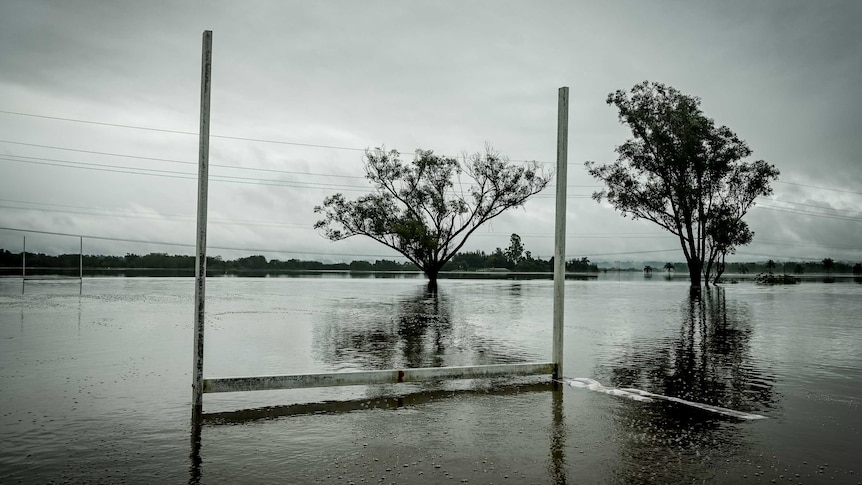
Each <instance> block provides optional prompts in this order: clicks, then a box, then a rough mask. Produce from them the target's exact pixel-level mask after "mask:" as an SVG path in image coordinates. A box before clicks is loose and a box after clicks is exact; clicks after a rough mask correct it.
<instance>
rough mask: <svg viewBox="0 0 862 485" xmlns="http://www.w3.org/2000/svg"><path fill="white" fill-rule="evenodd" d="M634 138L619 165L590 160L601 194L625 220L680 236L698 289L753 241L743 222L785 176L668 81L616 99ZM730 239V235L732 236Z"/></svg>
mask: <svg viewBox="0 0 862 485" xmlns="http://www.w3.org/2000/svg"><path fill="white" fill-rule="evenodd" d="M607 103H608V104H610V105H614V106H616V108H617V110H618V112H619V120H620V122H621V123H623V124H625V125H628V127H629V128H630V129H631V133H632V138H630V139H629V140H627V141H626V142H625V143H623V144H622V145H620V146H618V147H617V148H616V152H617V153H618V155H619V157H618V158H617V161H616V162H614V163H611V164H605V165H597V164H596V163H595V162H587V163H586V167H587V169H588V170H589V173H590V174H591V175H592V176H593V177H595V178H596V179H598V180H600V181H601V182H603V183H604V184H605V186H606V188H605V189H604V190H602V191H600V192H596V193H594V194H593V198H594V199H596V200H597V201H601V200H603V199H606V200H607V201H608V202H610V204H611V205H612V206H614V208H615V209H617V210H618V211H620V212H621V213H622V215H623V216H625V217H632V218H633V219H645V220H648V221H651V222H653V223H655V224H657V225H659V226H660V227H662V228H663V229H665V230H667V231H669V232H670V233H672V234H674V235H676V236H677V237H678V238H679V243H680V246H681V247H682V251H683V254H684V255H685V259H686V262H687V263H688V270H689V276H690V277H691V286H692V291H699V288H700V286H701V282H702V281H703V277H704V276H705V277H706V279H705V281H703V283H704V284H705V285H709V277H710V274H709V273H710V271H711V268H712V266H713V265H714V264H715V262H716V261H717V260H718V258H719V257H721V261H723V260H724V259H723V256H724V255H726V254H727V253H732V251H733V250H734V249H735V248H736V247H737V246H739V245H742V244H746V243H747V242H749V241H750V240H751V239H750V237H751V236H752V234H751V232H750V231H749V230H748V228H747V226H746V225H745V223H744V222H743V221H742V217H743V216H744V215H745V214H746V212H747V211H748V209H750V208H751V207H752V206H753V205H754V202H755V199H756V198H757V197H759V196H765V195H769V194H771V193H772V188H771V186H770V182H771V181H772V180H775V179H776V178H777V177H778V170H777V169H776V168H775V167H774V166H772V165H769V164H767V163H766V162H764V161H763V160H758V161H754V162H743V161H742V160H743V159H744V158H746V157H748V156H750V155H751V153H752V151H751V149H750V148H749V147H748V145H746V143H745V142H744V141H742V140H740V139H739V138H738V137H737V136H736V134H735V133H733V132H732V131H731V130H730V129H729V128H727V127H725V126H720V127H717V126H715V122H714V121H713V120H712V118H708V117H707V116H705V115H704V114H703V112H702V111H701V110H700V99H699V98H697V97H694V96H688V95H685V94H682V93H681V92H679V91H677V90H676V89H674V88H673V87H670V86H665V85H664V84H661V83H650V82H646V81H645V82H643V83H641V84H637V85H635V86H634V87H633V88H632V89H631V92H630V93H627V92H625V91H622V90H619V91H616V92H613V93H611V94H609V95H608V98H607ZM724 235H727V237H724Z"/></svg>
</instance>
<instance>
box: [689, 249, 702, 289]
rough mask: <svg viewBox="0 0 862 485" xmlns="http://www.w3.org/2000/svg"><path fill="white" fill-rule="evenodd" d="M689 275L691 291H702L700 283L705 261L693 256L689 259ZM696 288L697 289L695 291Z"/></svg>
mask: <svg viewBox="0 0 862 485" xmlns="http://www.w3.org/2000/svg"><path fill="white" fill-rule="evenodd" d="M687 263H688V276H689V278H690V279H691V292H692V294H694V293H695V292H697V293H700V283H701V277H702V272H703V263H702V262H701V261H700V259H698V258H696V257H693V258H690V259H689V260H688V261H687ZM695 289H697V290H696V291H695Z"/></svg>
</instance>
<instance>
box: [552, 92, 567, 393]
mask: <svg viewBox="0 0 862 485" xmlns="http://www.w3.org/2000/svg"><path fill="white" fill-rule="evenodd" d="M568 143H569V88H568V87H562V88H560V90H559V98H558V104H557V207H556V223H555V225H554V332H553V339H554V346H553V359H552V360H553V362H554V364H556V366H555V367H556V368H555V370H554V379H561V378H562V377H563V323H564V318H563V308H564V299H565V296H566V290H565V285H566V183H567V180H566V179H567V175H566V169H567V168H568V161H567V150H568Z"/></svg>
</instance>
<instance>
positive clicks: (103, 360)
mask: <svg viewBox="0 0 862 485" xmlns="http://www.w3.org/2000/svg"><path fill="white" fill-rule="evenodd" d="M193 291H194V283H193V280H192V279H184V278H134V279H132V278H104V279H101V278H94V279H85V281H84V283H83V288H82V291H81V293H82V294H81V295H79V287H78V283H77V282H70V281H41V282H40V281H28V282H27V283H26V287H25V291H24V294H23V295H22V293H21V280H20V279H17V280H14V279H4V280H0V393H2V402H3V405H2V407H0V443H2V444H0V481H2V482H4V483H6V482H12V483H14V482H16V481H18V480H21V481H23V482H31V483H43V482H48V481H55V482H72V483H82V482H86V483H99V482H101V483H119V482H124V483H155V482H168V483H177V482H198V481H201V482H204V483H242V482H244V483H316V482H319V483H350V482H355V483H362V482H363V481H364V482H365V483H379V482H384V483H392V482H395V483H438V482H440V481H450V479H451V481H454V482H456V483H460V482H461V481H462V480H467V481H468V483H489V482H493V483H502V482H506V481H509V482H512V483H567V482H571V483H692V482H697V483H702V482H704V481H706V482H716V483H771V481H772V480H776V483H784V482H786V483H799V482H804V483H820V482H823V483H826V482H830V483H835V482H837V483H858V482H859V481H860V474H862V467H860V466H859V460H858V457H859V456H862V436H860V428H862V415H860V412H859V411H860V409H859V403H860V401H862V386H860V383H862V328H860V327H862V324H860V320H859V318H858V316H859V315H860V314H862V298H860V292H862V285H858V284H854V283H849V282H848V283H841V282H839V283H836V284H822V283H814V282H805V283H803V284H800V285H795V286H786V287H780V286H773V287H765V286H757V285H754V284H753V283H749V282H743V283H740V284H736V285H727V286H726V288H722V289H717V290H712V291H710V292H708V293H706V294H705V295H704V297H703V298H702V299H701V300H699V301H692V300H690V299H689V297H688V285H687V282H685V281H666V280H663V279H661V278H653V279H642V278H641V277H640V276H639V275H636V276H630V277H629V278H628V279H625V277H624V278H623V279H622V281H617V275H614V276H613V278H612V279H604V278H599V279H598V280H594V281H569V282H567V285H566V292H567V301H566V327H565V332H566V334H565V335H566V338H565V362H564V375H565V376H567V377H584V378H590V379H595V380H596V381H598V382H600V383H601V384H602V385H604V386H607V387H614V388H637V389H642V390H645V391H648V392H651V393H655V394H661V395H664V396H672V397H675V398H679V399H684V400H687V401H693V402H698V403H703V404H708V405H712V406H720V407H724V408H728V409H734V410H737V411H742V412H746V413H755V414H759V415H763V416H765V417H766V418H767V419H763V420H757V421H747V420H741V419H734V418H732V417H729V416H725V415H721V414H717V413H712V412H709V411H707V410H704V409H698V408H693V407H690V406H686V405H683V404H679V403H674V402H667V401H654V402H638V401H634V400H631V399H626V398H623V397H615V396H611V395H607V394H603V393H599V392H591V391H590V390H588V389H575V388H571V387H568V386H555V385H553V384H551V383H549V381H548V379H547V378H541V377H540V378H524V379H495V380H491V381H451V382H435V383H426V384H421V385H420V384H412V385H397V386H396V385H390V386H359V387H345V388H331V389H311V390H291V391H263V392H252V393H227V394H207V395H205V396H204V411H205V412H206V413H207V415H208V417H207V420H206V422H205V425H204V427H203V429H202V430H201V436H200V438H201V447H200V451H199V454H198V455H197V457H196V458H195V459H192V458H190V456H189V453H190V451H191V447H190V443H191V439H190V438H191V428H190V425H189V417H190V409H189V406H190V401H191V389H190V384H191V372H190V370H191V364H192V356H191V350H192V317H193V306H192V295H193ZM207 296H208V301H207V328H206V337H205V339H206V352H205V375H206V376H207V377H226V376H243V375H265V374H285V373H304V372H324V371H325V372H329V371H351V370H364V369H384V368H397V367H418V366H449V365H468V364H491V363H503V362H525V361H537V360H547V359H549V356H550V351H551V303H552V301H551V298H552V282H551V281H545V280H525V281H513V280H442V281H441V283H440V294H439V295H437V296H436V297H434V296H431V295H428V294H426V293H425V291H424V282H423V281H422V280H421V279H418V278H394V279H387V278H345V277H334V276H329V277H306V278H214V279H213V278H211V279H209V280H208V282H207ZM237 410H245V411H242V412H237ZM797 475H798V476H797ZM381 479H382V480H381ZM833 479H834V480H833Z"/></svg>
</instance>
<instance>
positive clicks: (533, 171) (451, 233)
mask: <svg viewBox="0 0 862 485" xmlns="http://www.w3.org/2000/svg"><path fill="white" fill-rule="evenodd" d="M364 161H365V174H366V178H367V179H368V181H369V182H371V184H372V186H373V192H372V193H370V194H367V195H363V196H361V197H359V198H358V199H356V200H352V201H350V200H347V199H346V198H345V197H344V196H343V195H342V194H340V193H339V194H335V195H332V196H329V197H327V198H326V199H324V201H323V205H322V206H317V207H315V208H314V212H315V213H319V214H322V215H323V219H321V220H319V221H318V222H317V223H316V224H315V225H314V227H315V228H316V229H319V230H322V231H323V235H324V236H325V237H327V238H328V239H330V240H333V241H339V240H342V239H346V238H348V237H351V236H356V235H362V236H367V237H369V238H371V239H373V240H375V241H377V242H379V243H381V244H383V245H385V246H387V247H390V248H392V249H394V250H396V251H398V252H399V253H401V254H403V255H404V256H405V257H406V258H407V259H408V260H410V261H411V262H412V263H413V264H415V265H416V266H417V267H419V269H421V270H422V271H423V272H424V273H425V275H426V276H427V277H428V280H429V281H428V286H429V289H432V290H433V289H436V285H437V274H438V273H439V272H440V269H441V268H442V267H443V265H445V264H446V262H447V261H449V260H450V259H451V258H452V256H454V255H455V253H457V252H458V250H459V249H461V247H462V246H463V245H464V243H465V242H466V241H467V238H468V237H470V235H471V234H472V233H473V231H475V230H476V229H477V228H478V227H479V226H481V225H482V224H484V223H485V222H488V221H489V220H491V219H493V218H495V217H497V216H499V215H500V214H502V213H503V212H504V211H505V210H507V209H510V208H513V207H519V206H522V205H523V204H524V203H525V202H526V201H527V199H529V198H530V197H531V196H533V195H534V194H537V193H538V192H540V191H541V190H542V189H544V188H545V187H546V186H547V185H548V182H550V175H549V174H544V173H542V172H541V171H540V169H539V167H538V164H537V163H536V162H531V163H527V164H523V165H516V164H514V163H510V162H509V161H508V160H507V159H505V158H503V157H501V156H500V155H498V154H497V153H496V152H494V151H493V150H492V149H491V148H490V147H486V149H485V153H484V154H482V153H476V154H474V155H471V156H466V155H465V156H463V157H462V159H461V160H458V159H456V158H450V157H444V156H441V155H436V154H434V152H433V151H431V150H416V153H415V155H414V157H413V161H412V162H409V163H405V162H403V161H402V160H401V158H400V154H399V153H398V152H397V151H396V150H391V151H386V150H385V149H382V148H376V149H374V150H368V151H366V152H365V156H364ZM465 179H466V180H465Z"/></svg>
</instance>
